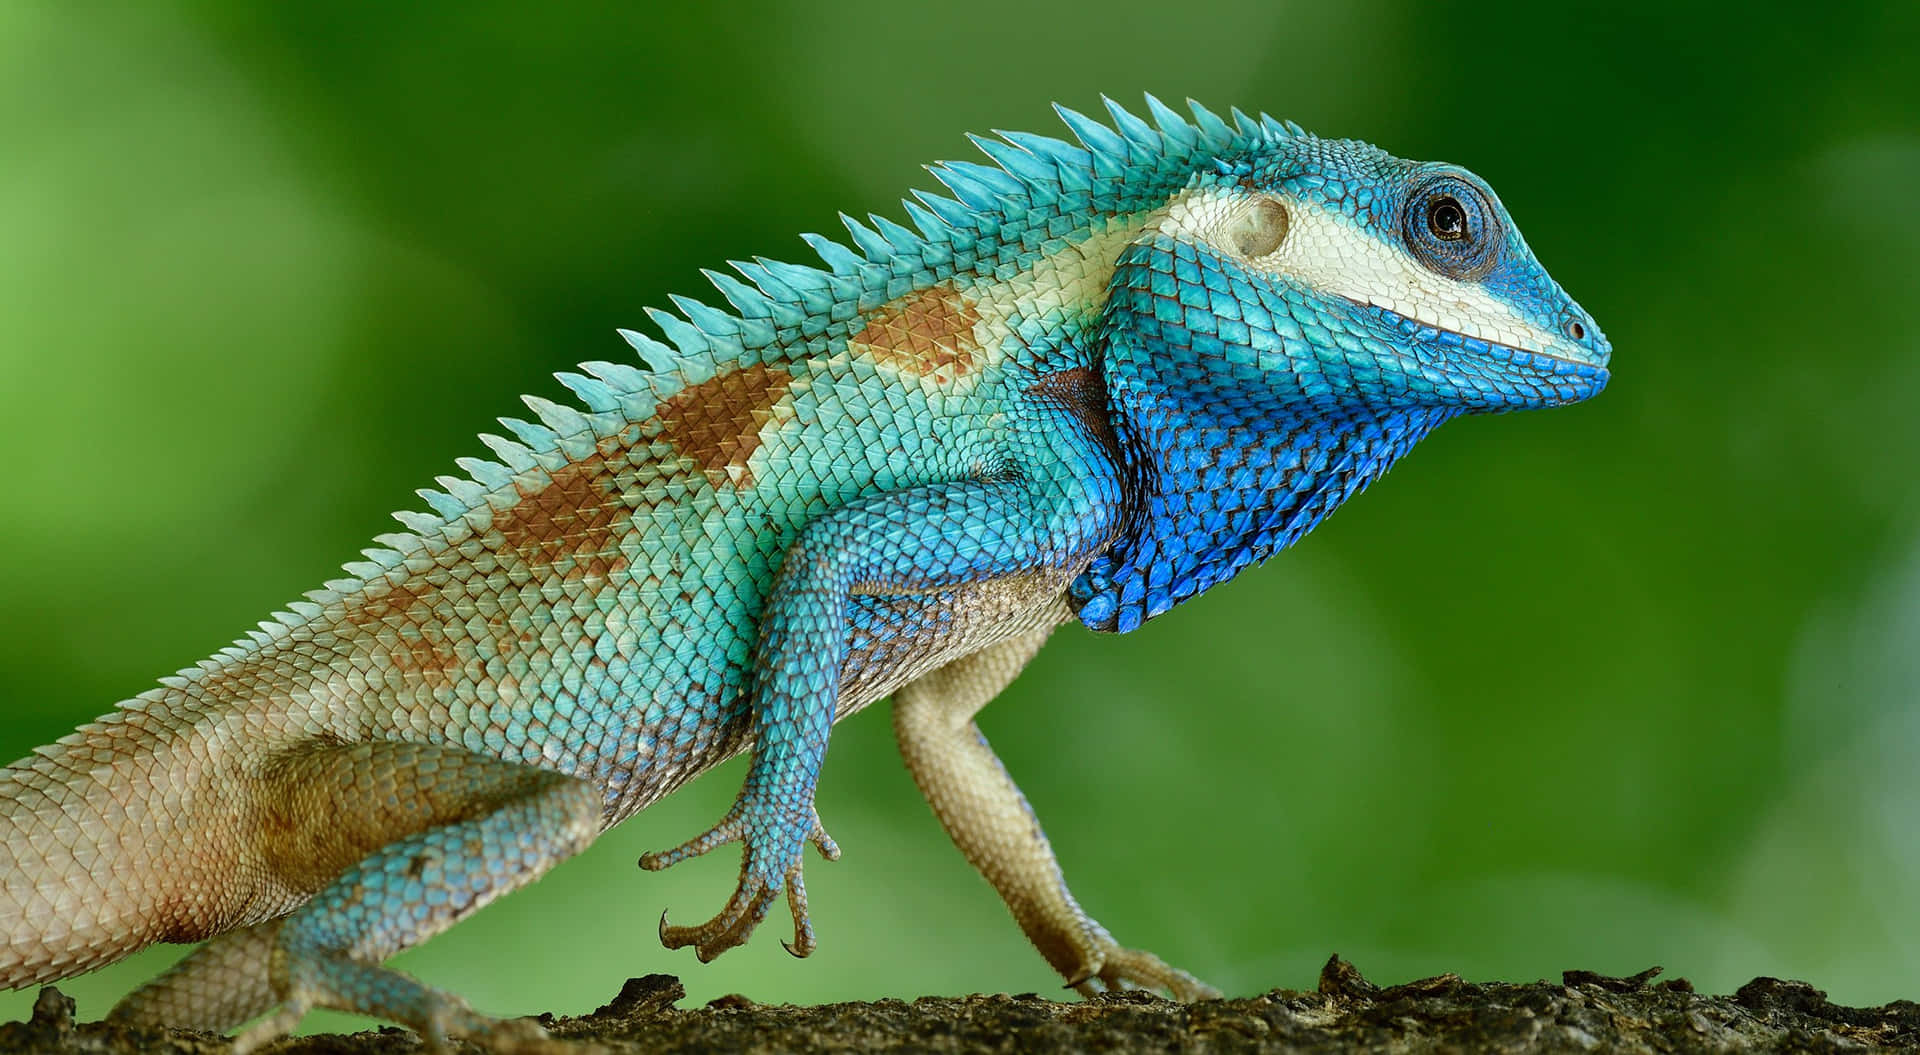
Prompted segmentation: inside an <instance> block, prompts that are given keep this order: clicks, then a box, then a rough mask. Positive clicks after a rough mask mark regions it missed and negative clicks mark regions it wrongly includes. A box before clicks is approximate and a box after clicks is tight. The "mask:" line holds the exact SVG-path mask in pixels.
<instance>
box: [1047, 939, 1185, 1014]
mask: <svg viewBox="0 0 1920 1055" xmlns="http://www.w3.org/2000/svg"><path fill="white" fill-rule="evenodd" d="M1100 956H1101V958H1100V967H1099V969H1097V970H1094V971H1091V972H1089V973H1087V974H1085V975H1083V976H1081V977H1079V978H1077V979H1075V980H1073V981H1071V982H1068V983H1067V985H1068V986H1069V987H1070V988H1072V989H1073V990H1075V991H1076V992H1078V993H1079V994H1080V995H1081V996H1087V997H1091V996H1095V995H1097V994H1100V993H1116V992H1119V991H1121V990H1123V989H1135V988H1138V989H1158V990H1161V991H1163V992H1166V993H1168V994H1170V995H1171V996H1172V997H1173V998H1174V999H1175V1000H1178V1001H1180V1002H1181V1003H1183V1004H1190V1003H1193V1002H1194V1001H1195V1000H1217V999H1219V997H1220V990H1218V989H1215V988H1214V987H1212V986H1210V985H1208V984H1207V983H1205V982H1203V981H1201V980H1200V979H1198V978H1195V977H1194V976H1192V975H1190V974H1188V973H1187V972H1185V971H1183V970H1181V969H1179V968H1178V967H1172V966H1169V965H1168V964H1167V962H1166V961H1165V960H1162V959H1161V958H1160V957H1158V956H1155V955H1154V954H1152V953H1150V952H1147V951H1145V950H1144V949H1128V948H1123V947H1121V946H1120V945H1117V944H1113V943H1112V940H1111V939H1109V940H1108V946H1107V948H1105V949H1102V950H1100Z"/></svg>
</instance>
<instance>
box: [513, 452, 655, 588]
mask: <svg viewBox="0 0 1920 1055" xmlns="http://www.w3.org/2000/svg"><path fill="white" fill-rule="evenodd" d="M615 453H616V454H617V455H619V459H618V460H619V462H624V461H625V460H626V459H625V457H624V452H615ZM615 465H616V462H615V461H613V460H612V459H610V458H609V457H608V455H606V454H594V455H590V456H588V457H586V458H582V459H581V460H579V461H577V462H572V463H570V464H568V465H566V466H565V467H563V468H561V469H560V470H559V471H557V472H555V473H554V474H553V476H552V477H551V478H550V479H549V480H548V481H547V485H546V486H545V487H542V488H540V489H539V490H538V491H533V492H522V493H521V495H520V501H518V502H516V503H514V504H513V506H511V507H510V508H508V509H505V510H502V511H501V512H498V513H495V514H494V517H493V530H495V531H497V532H499V533H500V539H501V541H502V542H504V543H506V550H507V552H508V553H510V554H513V555H516V556H518V557H519V558H520V559H521V560H523V561H525V562H527V565H528V566H529V567H531V568H533V569H536V570H539V569H545V568H552V567H555V566H557V565H560V564H568V565H569V567H568V568H567V569H566V573H565V574H566V577H567V578H569V579H576V578H581V577H586V576H597V577H599V578H603V579H604V578H608V577H610V576H612V575H614V574H615V573H617V572H619V571H621V570H623V569H624V568H625V567H626V566H627V560H626V558H625V557H622V556H621V555H620V551H619V549H618V548H617V546H616V544H617V543H618V542H619V539H620V527H621V525H622V524H624V523H626V522H627V521H628V519H629V518H630V517H631V510H629V509H628V508H627V504H626V502H625V501H623V500H622V499H621V496H620V481H619V473H618V471H617V470H616V468H615Z"/></svg>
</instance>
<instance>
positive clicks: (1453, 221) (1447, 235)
mask: <svg viewBox="0 0 1920 1055" xmlns="http://www.w3.org/2000/svg"><path fill="white" fill-rule="evenodd" d="M1427 230H1429V231H1432V232H1433V236H1434V237H1435V238H1438V239H1440V240H1441V241H1442V242H1458V241H1459V240H1460V239H1462V238H1465V237H1466V236H1467V214H1466V211H1465V210H1464V209H1462V208H1460V202H1459V200H1458V199H1456V198H1455V197H1454V196H1453V195H1451V194H1442V195H1440V196H1439V197H1436V198H1434V199H1433V200H1432V201H1430V202H1428V203H1427Z"/></svg>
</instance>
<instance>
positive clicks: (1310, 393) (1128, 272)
mask: <svg viewBox="0 0 1920 1055" xmlns="http://www.w3.org/2000/svg"><path fill="white" fill-rule="evenodd" d="M1233 270H1234V268H1233V265H1231V264H1229V263H1226V262H1224V261H1219V260H1215V259H1207V258H1197V259H1196V257H1195V255H1194V253H1193V250H1192V248H1191V247H1176V246H1174V245H1173V244H1171V243H1169V242H1166V241H1164V240H1158V239H1156V240H1153V241H1150V242H1147V243H1143V244H1140V245H1136V246H1133V247H1132V248H1130V249H1129V250H1128V251H1127V252H1126V253H1125V254H1123V256H1122V259H1121V261H1120V266H1119V267H1118V268H1117V269H1116V272H1115V278H1114V283H1113V290H1112V293H1111V296H1110V298H1109V301H1108V305H1107V309H1106V313H1105V315H1104V317H1103V319H1102V323H1101V337H1100V340H1099V342H1098V344H1097V347H1099V348H1100V354H1101V360H1102V366H1103V368H1104V375H1105V381H1106V385H1107V402H1108V409H1109V413H1110V414H1111V416H1112V420H1113V423H1114V431H1115V434H1116V436H1117V437H1118V439H1119V444H1120V448H1121V457H1122V461H1123V467H1124V470H1125V478H1126V480H1127V487H1128V489H1129V493H1128V507H1129V510H1130V518H1129V520H1128V523H1127V525H1126V527H1125V529H1124V530H1123V532H1122V534H1121V536H1120V538H1119V539H1117V540H1116V541H1115V542H1114V544H1113V546H1112V547H1110V548H1109V549H1108V550H1107V551H1106V552H1105V553H1103V554H1102V555H1100V556H1099V557H1097V558H1095V560H1094V561H1093V563H1092V564H1091V565H1090V566H1089V567H1088V568H1087V570H1086V571H1085V572H1084V573H1082V574H1081V575H1080V577H1079V578H1078V579H1076V580H1075V581H1074V583H1073V585H1072V587H1071V588H1070V589H1069V598H1070V600H1071V601H1072V603H1073V605H1074V608H1075V610H1076V612H1077V613H1078V615H1079V617H1080V620H1081V622H1083V623H1085V624H1086V625H1087V626H1089V627H1091V628H1093V629H1095V630H1105V631H1113V632H1120V633H1124V632H1126V631H1129V630H1132V629H1134V628H1135V627H1137V626H1139V625H1140V624H1141V623H1143V622H1145V621H1146V620H1148V619H1151V618H1153V617H1154V616H1157V615H1159V614H1161V613H1163V612H1165V611H1168V610H1169V609H1171V608H1172V607H1173V606H1174V605H1177V604H1179V603H1180V602H1181V601H1184V600H1186V599H1188V598H1190V597H1193V596H1194V595H1196V594H1199V593H1201V592H1202V591H1204V590H1206V589H1207V588H1208V587H1210V586H1213V585H1215V584H1216V583H1221V582H1225V581H1226V580H1228V579H1231V578H1232V577H1233V576H1234V575H1236V574H1238V573H1239V571H1240V570H1241V569H1243V568H1245V567H1247V566H1249V565H1253V564H1258V563H1260V562H1261V561H1264V560H1266V559H1267V558H1268V557H1270V556H1272V555H1273V554H1275V553H1277V552H1279V551H1280V550H1282V549H1285V548H1286V547H1288V546H1290V545H1292V544H1293V543H1294V542H1295V541H1297V540H1298V539H1299V538H1300V537H1301V536H1303V535H1305V534H1306V533H1307V532H1308V531H1309V530H1311V529H1312V528H1313V526H1314V525H1315V524H1317V523H1319V522H1320V520H1321V519H1322V518H1323V517H1325V516H1326V515H1327V514H1328V513H1331V512H1333V510H1334V509H1335V508H1336V507H1338V506H1339V505H1340V503H1342V502H1344V501H1346V500H1347V499H1348V498H1351V497H1353V496H1354V495H1355V494H1357V493H1359V491H1360V490H1361V489H1362V488H1364V487H1365V486H1366V485H1367V484H1369V483H1371V482H1373V481H1374V480H1376V479H1379V477H1380V476H1381V475H1382V474H1383V473H1385V472H1386V471H1387V468H1388V467H1389V466H1391V465H1392V464H1393V462H1394V460H1395V459H1397V458H1399V457H1400V456H1401V455H1403V454H1405V453H1406V452H1407V450H1408V449H1409V448H1411V447H1412V446H1413V445H1414V444H1415V443H1417V442H1419V441H1420V439H1421V438H1422V437H1424V436H1426V434H1427V433H1429V432H1431V431H1432V430H1433V429H1434V427H1435V426H1437V425H1439V424H1440V423H1441V422H1443V421H1446V420H1447V419H1448V418H1451V417H1454V416H1455V415H1457V414H1460V413H1462V412H1463V411H1464V410H1466V409H1467V407H1465V406H1463V405H1461V404H1460V403H1458V402H1455V401H1453V400H1449V399H1446V398H1438V399H1436V398H1434V393H1431V392H1424V391H1419V390H1416V389H1415V388H1413V387H1411V386H1408V385H1406V384H1405V383H1404V382H1401V383H1398V384H1396V383H1394V382H1392V381H1388V382H1387V383H1385V384H1383V383H1382V382H1383V381H1384V380H1385V379H1387V378H1398V377H1400V376H1402V375H1399V374H1396V373H1394V372H1389V371H1379V370H1370V369H1367V368H1368V367H1369V366H1371V365H1373V359H1372V358H1371V357H1372V356H1373V355H1375V354H1381V355H1390V354H1392V353H1390V352H1385V351H1384V349H1381V350H1380V351H1379V352H1378V353H1376V351H1375V349H1380V346H1379V345H1378V343H1377V342H1375V341H1371V340H1365V341H1362V342H1359V343H1360V346H1362V347H1363V348H1365V351H1364V352H1363V354H1362V355H1361V356H1360V357H1359V358H1354V357H1352V355H1351V354H1350V353H1348V352H1346V351H1344V350H1342V349H1340V348H1339V347H1337V346H1336V345H1335V342H1332V341H1322V342H1309V341H1307V340H1304V339H1302V336H1301V333H1300V328H1299V326H1298V325H1297V324H1296V323H1295V322H1294V321H1293V317H1294V316H1295V315H1301V316H1306V317H1310V318H1312V319H1313V321H1314V322H1315V323H1317V324H1319V325H1322V326H1339V325H1340V324H1339V322H1338V321H1337V320H1336V319H1333V318H1330V317H1328V316H1326V315H1325V314H1321V313H1318V312H1316V311H1315V309H1314V307H1313V306H1312V305H1310V304H1308V303H1306V302H1305V301H1301V302H1298V303H1295V302H1293V301H1291V300H1289V299H1285V298H1281V297H1274V298H1272V299H1271V300H1270V302H1269V303H1266V304H1265V305H1258V304H1257V302H1254V301H1253V300H1252V298H1248V299H1247V300H1245V301H1243V305H1245V310H1244V311H1243V312H1242V313H1241V317H1240V318H1239V319H1236V320H1228V322H1226V323H1222V322H1220V321H1218V320H1215V319H1214V318H1212V316H1213V312H1212V311H1206V312H1198V311H1189V310H1187V309H1188V306H1187V305H1184V304H1182V303H1180V301H1179V299H1178V298H1179V296H1180V294H1179V293H1178V292H1176V291H1177V290H1179V289H1187V290H1193V289H1196V288H1203V287H1206V286H1210V285H1214V284H1217V282H1216V281H1215V280H1218V281H1221V282H1224V281H1229V280H1231V279H1232V278H1233V277H1234V275H1233V274H1232V272H1233ZM1176 271H1179V272H1183V273H1189V274H1192V275H1197V276H1200V277H1201V278H1202V279H1203V281H1201V282H1192V281H1188V282H1185V283H1174V282H1171V281H1169V279H1170V278H1171V276H1172V275H1173V274H1174V273H1175V272H1176ZM1217 303H1218V302H1217V301H1216V304H1217ZM1222 325H1233V326H1235V327H1237V332H1236V333H1235V335H1234V336H1235V337H1236V338H1237V339H1236V340H1234V341H1223V340H1222V339H1221V334H1220V333H1219V328H1220V327H1221V326H1222ZM1249 336H1251V339H1249ZM1349 343H1352V342H1349ZM1249 348H1251V349H1255V351H1248V349H1249ZM1363 373H1364V374H1366V375H1368V376H1366V377H1364V378H1362V377H1360V376H1359V375H1361V374H1363ZM1354 388H1362V389H1371V390H1372V391H1371V392H1369V396H1370V397H1371V398H1366V399H1355V398H1354V395H1355V393H1354V392H1353V391H1352V390H1353V389H1354Z"/></svg>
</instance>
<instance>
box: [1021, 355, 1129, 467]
mask: <svg viewBox="0 0 1920 1055" xmlns="http://www.w3.org/2000/svg"><path fill="white" fill-rule="evenodd" d="M1027 394H1029V395H1031V396H1034V397H1036V398H1038V399H1040V400H1042V401H1044V402H1047V403H1050V404H1052V405H1054V406H1057V407H1059V408H1060V409H1062V410H1064V411H1066V412H1067V413H1068V414H1071V415H1072V416H1073V419H1074V420H1075V421H1077V422H1079V423H1080V427H1081V428H1083V429H1085V430H1086V431H1087V435H1088V436H1089V437H1091V438H1092V439H1093V441H1094V442H1095V443H1098V444H1099V445H1100V447H1101V449H1102V450H1104V451H1106V452H1107V454H1108V455H1109V456H1111V457H1112V458H1113V460H1114V462H1115V463H1116V464H1117V463H1118V462H1119V461H1120V438H1119V437H1118V436H1116V435H1115V434H1114V431H1113V418H1112V417H1111V416H1109V414H1108V411H1107V386H1106V383H1105V382H1104V381H1102V380H1101V378H1100V375H1099V374H1097V373H1095V372H1094V371H1093V370H1091V369H1089V368H1088V367H1084V366H1075V367H1071V368H1069V369H1066V370H1058V371H1055V372H1054V373H1051V374H1047V375H1045V376H1043V377H1041V378H1040V379H1039V380H1038V381H1035V382H1034V383H1033V384H1031V385H1028V386H1027Z"/></svg>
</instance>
